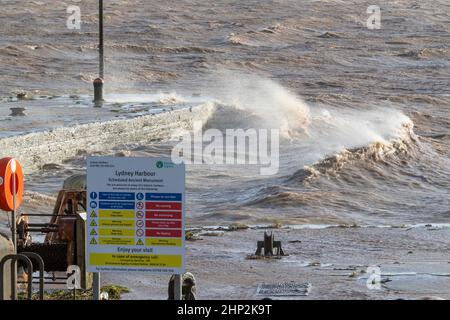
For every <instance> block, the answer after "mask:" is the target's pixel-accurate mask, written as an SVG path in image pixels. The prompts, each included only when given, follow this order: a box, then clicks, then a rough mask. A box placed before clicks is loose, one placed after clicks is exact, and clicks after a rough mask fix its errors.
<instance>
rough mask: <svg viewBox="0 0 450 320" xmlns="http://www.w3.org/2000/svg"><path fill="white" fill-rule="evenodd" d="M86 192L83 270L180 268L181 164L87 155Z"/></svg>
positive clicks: (182, 227)
mask: <svg viewBox="0 0 450 320" xmlns="http://www.w3.org/2000/svg"><path fill="white" fill-rule="evenodd" d="M87 196H88V201H87V205H88V213H87V229H88V232H87V233H86V234H87V242H86V243H87V255H86V259H87V270H88V271H90V272H94V273H99V272H127V273H129V272H147V273H153V274H167V275H172V274H175V275H181V274H183V273H184V269H185V167H184V164H180V165H176V164H174V163H172V162H171V160H170V159H167V158H127V157H88V159H87ZM177 280H178V281H176V282H178V284H177V283H176V284H175V285H176V287H178V288H177V291H179V292H180V295H179V297H178V298H181V276H179V277H177ZM176 295H177V294H176Z"/></svg>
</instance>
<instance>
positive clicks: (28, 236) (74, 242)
mask: <svg viewBox="0 0 450 320" xmlns="http://www.w3.org/2000/svg"><path fill="white" fill-rule="evenodd" d="M65 187H66V185H65ZM37 217H40V218H42V217H49V218H50V219H49V222H47V223H41V222H37V223H36V222H31V220H32V219H33V218H37ZM16 223H17V252H18V253H21V252H32V253H37V254H38V255H39V256H41V257H42V259H43V261H44V267H45V271H46V272H57V271H64V272H65V271H67V268H68V267H69V266H71V265H78V266H79V267H80V270H81V282H82V283H81V286H82V287H83V288H85V289H87V288H89V287H90V284H91V279H90V278H91V276H90V274H88V273H87V272H86V271H85V270H86V268H85V231H86V230H85V227H86V226H85V224H86V190H85V189H84V188H83V189H79V190H68V189H63V190H61V191H60V192H59V194H58V198H57V200H56V204H55V207H54V210H53V213H51V214H32V213H24V214H22V215H20V216H19V217H18V219H17V221H16ZM36 233H39V234H41V235H42V234H44V235H45V240H44V242H42V243H38V242H33V237H32V234H36ZM30 260H31V261H32V263H33V267H36V268H37V261H34V260H33V259H30ZM49 278H51V277H49ZM63 278H64V277H63ZM57 279H60V280H61V279H62V278H61V277H59V278H57ZM53 280H55V277H53ZM53 283H56V282H55V281H54V282H53ZM61 284H62V282H61Z"/></svg>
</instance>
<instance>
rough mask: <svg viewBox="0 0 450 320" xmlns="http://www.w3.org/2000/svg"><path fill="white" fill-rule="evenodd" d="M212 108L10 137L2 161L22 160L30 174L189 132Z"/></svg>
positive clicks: (1, 148)
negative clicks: (52, 165) (81, 157)
mask: <svg viewBox="0 0 450 320" xmlns="http://www.w3.org/2000/svg"><path fill="white" fill-rule="evenodd" d="M212 108H213V105H211V104H203V105H199V106H197V107H193V108H186V109H180V110H175V111H168V112H165V113H160V114H155V115H146V116H141V117H136V118H132V119H124V120H110V121H106V122H94V123H89V124H83V125H79V126H73V127H62V128H57V129H54V130H49V131H43V132H36V133H30V134H26V135H21V136H14V137H8V138H4V139H1V140H0V158H1V157H4V156H13V157H15V158H17V159H18V160H19V162H20V163H21V165H22V167H23V168H24V171H25V173H31V172H33V171H36V170H38V169H40V168H41V167H42V165H44V164H46V163H49V162H51V163H61V162H62V161H63V160H65V159H68V158H70V157H73V156H75V155H77V154H80V153H86V152H93V151H98V150H103V149H105V148H112V147H115V146H118V145H122V144H140V143H144V142H151V141H158V140H160V139H163V138H167V137H171V136H172V135H176V133H177V130H179V129H190V128H191V127H192V124H193V121H196V120H197V121H203V122H204V121H206V119H208V117H209V115H210V113H211V111H212ZM87 112H88V111H87Z"/></svg>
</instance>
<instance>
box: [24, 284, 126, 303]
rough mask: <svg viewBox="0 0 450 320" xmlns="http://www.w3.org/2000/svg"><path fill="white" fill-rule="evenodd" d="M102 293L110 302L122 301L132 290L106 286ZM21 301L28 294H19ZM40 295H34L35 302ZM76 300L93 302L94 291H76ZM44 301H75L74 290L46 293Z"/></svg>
mask: <svg viewBox="0 0 450 320" xmlns="http://www.w3.org/2000/svg"><path fill="white" fill-rule="evenodd" d="M100 292H107V293H108V296H109V300H120V298H121V296H122V294H123V293H128V292H130V290H129V289H128V288H127V287H123V286H119V285H113V284H111V285H104V286H102V288H101V290H100ZM17 298H18V299H19V300H26V299H27V294H26V292H23V291H22V292H19V293H18V295H17ZM38 299H39V295H38V294H37V293H34V294H33V300H38ZM75 299H76V300H92V289H89V290H81V289H80V290H76V295H75ZM44 300H74V293H73V290H55V291H51V292H48V291H45V292H44Z"/></svg>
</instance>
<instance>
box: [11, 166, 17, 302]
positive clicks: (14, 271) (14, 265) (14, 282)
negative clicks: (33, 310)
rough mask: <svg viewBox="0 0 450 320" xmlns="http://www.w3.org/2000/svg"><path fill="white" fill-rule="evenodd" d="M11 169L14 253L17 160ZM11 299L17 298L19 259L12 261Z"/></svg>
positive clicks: (13, 240) (15, 249)
mask: <svg viewBox="0 0 450 320" xmlns="http://www.w3.org/2000/svg"><path fill="white" fill-rule="evenodd" d="M11 161H12V163H11V171H12V179H13V183H12V185H13V210H12V212H11V219H12V221H11V239H12V243H13V245H14V254H17V230H16V227H17V226H16V162H15V161H16V160H14V159H13V160H11ZM11 281H12V283H11V286H12V290H11V299H12V300H17V261H16V260H13V261H12V262H11Z"/></svg>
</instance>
